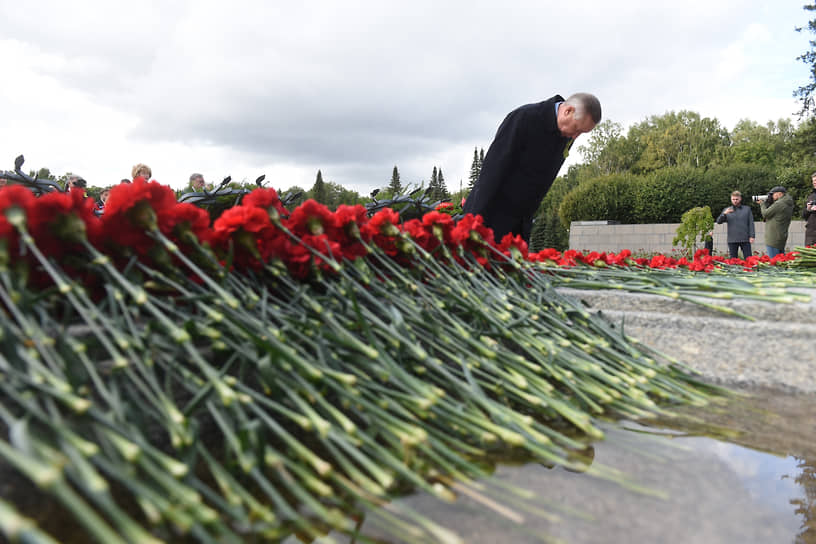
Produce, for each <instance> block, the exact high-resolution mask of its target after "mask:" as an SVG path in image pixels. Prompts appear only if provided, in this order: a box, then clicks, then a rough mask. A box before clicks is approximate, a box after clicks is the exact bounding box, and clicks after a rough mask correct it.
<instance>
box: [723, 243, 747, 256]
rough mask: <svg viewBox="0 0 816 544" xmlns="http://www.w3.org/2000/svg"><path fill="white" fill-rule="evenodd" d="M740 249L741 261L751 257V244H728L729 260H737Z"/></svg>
mask: <svg viewBox="0 0 816 544" xmlns="http://www.w3.org/2000/svg"><path fill="white" fill-rule="evenodd" d="M740 249H741V250H742V258H743V260H745V259H747V258H748V257H750V256H751V242H728V256H729V257H730V258H731V259H737V258H739V253H738V252H739V250H740Z"/></svg>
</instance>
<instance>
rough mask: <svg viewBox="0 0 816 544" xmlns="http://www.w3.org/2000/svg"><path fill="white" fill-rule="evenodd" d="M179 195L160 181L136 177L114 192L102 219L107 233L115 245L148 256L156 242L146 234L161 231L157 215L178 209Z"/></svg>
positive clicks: (117, 187)
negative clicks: (166, 210) (177, 199)
mask: <svg viewBox="0 0 816 544" xmlns="http://www.w3.org/2000/svg"><path fill="white" fill-rule="evenodd" d="M175 204H176V194H175V193H174V192H173V190H172V189H171V188H170V187H168V186H166V185H162V184H160V183H159V182H157V181H150V182H147V181H145V180H144V178H142V177H137V178H136V179H134V180H133V183H122V184H119V185H117V186H115V187H114V188H113V189H111V192H110V196H109V197H108V200H107V202H106V203H105V215H103V216H102V224H103V227H104V233H105V235H106V236H107V237H108V238H109V240H110V241H111V242H113V244H114V245H117V246H123V247H127V248H131V249H134V250H135V251H136V252H137V253H139V254H141V255H146V254H147V253H148V252H149V250H150V248H152V247H153V245H154V244H155V242H154V241H153V240H152V239H151V238H150V237H149V236H147V232H150V231H152V230H155V229H157V228H158V219H157V214H158V213H159V212H160V211H161V210H164V209H167V208H170V207H172V206H175Z"/></svg>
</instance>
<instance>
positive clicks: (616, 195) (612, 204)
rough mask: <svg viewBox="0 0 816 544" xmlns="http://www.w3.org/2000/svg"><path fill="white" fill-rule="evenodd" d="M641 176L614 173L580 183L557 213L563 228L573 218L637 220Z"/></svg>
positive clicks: (631, 221) (633, 221) (573, 219)
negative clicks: (636, 210) (636, 209)
mask: <svg viewBox="0 0 816 544" xmlns="http://www.w3.org/2000/svg"><path fill="white" fill-rule="evenodd" d="M641 180H642V178H640V177H639V176H635V175H633V174H611V175H609V176H604V177H599V178H592V179H588V180H586V181H583V182H581V184H580V185H578V187H576V188H575V189H573V190H572V191H570V192H569V193H568V194H567V195H566V196H565V197H564V200H563V201H562V202H561V206H560V207H559V208H558V214H559V216H560V218H561V224H562V225H563V226H564V228H569V225H570V223H572V222H573V221H598V220H604V219H607V220H614V221H620V222H621V223H637V222H638V218H637V216H636V214H635V201H636V197H637V194H638V191H639V186H640V183H641Z"/></svg>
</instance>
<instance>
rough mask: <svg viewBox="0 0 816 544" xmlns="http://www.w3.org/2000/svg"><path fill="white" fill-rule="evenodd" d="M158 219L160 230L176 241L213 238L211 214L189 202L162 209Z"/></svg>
mask: <svg viewBox="0 0 816 544" xmlns="http://www.w3.org/2000/svg"><path fill="white" fill-rule="evenodd" d="M157 219H158V224H159V230H161V231H162V233H163V234H164V235H165V236H167V237H168V238H170V239H171V240H173V241H174V242H176V243H179V242H180V243H183V244H195V243H205V242H209V241H210V239H211V238H212V229H210V214H209V213H207V211H206V210H204V209H202V208H199V207H198V206H195V205H193V204H190V203H188V202H180V203H176V204H175V205H173V206H171V207H169V208H164V209H162V210H160V211H159V213H158V214H157Z"/></svg>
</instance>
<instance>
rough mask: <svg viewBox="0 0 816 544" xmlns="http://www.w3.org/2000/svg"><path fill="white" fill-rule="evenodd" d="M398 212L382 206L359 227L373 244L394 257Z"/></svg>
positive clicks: (396, 252)
mask: <svg viewBox="0 0 816 544" xmlns="http://www.w3.org/2000/svg"><path fill="white" fill-rule="evenodd" d="M399 222H400V220H399V214H398V213H397V212H395V211H394V210H392V209H391V208H383V209H382V210H380V211H378V212H377V213H375V214H374V216H373V217H372V218H371V219H370V220H369V221H368V223H366V224H365V225H364V227H363V229H361V230H362V231H363V232H364V233H365V235H366V236H369V237H370V238H371V240H372V241H373V242H374V244H376V245H377V247H379V248H380V249H382V250H383V251H385V253H386V254H388V255H390V256H392V257H394V256H396V255H397V254H398V253H399V250H398V249H397V239H398V238H399V237H400V234H401V233H400V230H399V227H397V225H399Z"/></svg>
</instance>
